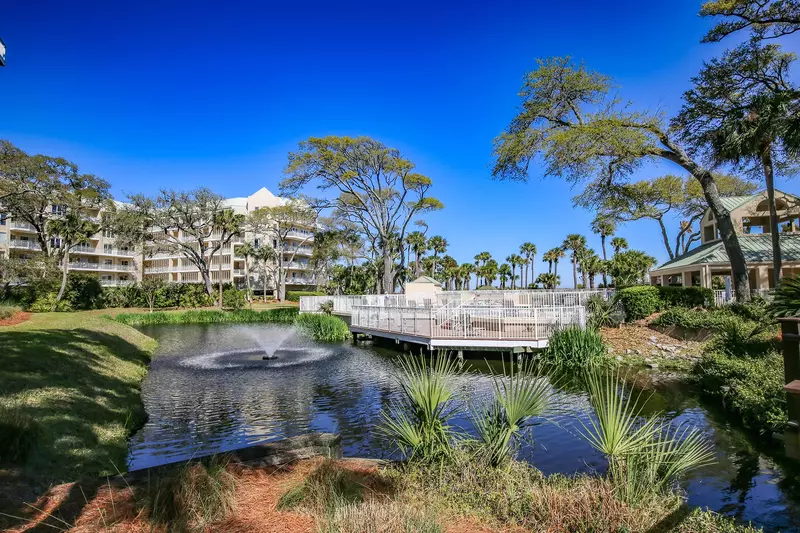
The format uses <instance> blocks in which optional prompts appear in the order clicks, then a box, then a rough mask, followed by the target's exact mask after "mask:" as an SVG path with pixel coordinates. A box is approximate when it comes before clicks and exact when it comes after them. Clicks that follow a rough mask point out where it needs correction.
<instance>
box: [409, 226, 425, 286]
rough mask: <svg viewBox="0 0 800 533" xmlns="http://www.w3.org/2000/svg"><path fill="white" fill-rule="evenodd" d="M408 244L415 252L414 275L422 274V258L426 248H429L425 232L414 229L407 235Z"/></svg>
mask: <svg viewBox="0 0 800 533" xmlns="http://www.w3.org/2000/svg"><path fill="white" fill-rule="evenodd" d="M406 244H408V247H409V248H410V249H411V251H412V252H414V275H415V276H417V277H418V276H420V274H422V271H421V270H420V259H422V254H424V253H425V250H426V249H427V248H428V241H427V239H425V234H424V233H422V232H421V231H412V232H411V233H409V234H408V235H406Z"/></svg>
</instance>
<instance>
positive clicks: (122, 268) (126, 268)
mask: <svg viewBox="0 0 800 533" xmlns="http://www.w3.org/2000/svg"><path fill="white" fill-rule="evenodd" d="M69 268H70V269H72V270H97V271H101V270H102V271H112V270H113V271H118V272H133V271H134V269H133V265H113V264H112V265H106V264H103V263H90V262H88V261H85V262H84V261H80V262H77V263H69Z"/></svg>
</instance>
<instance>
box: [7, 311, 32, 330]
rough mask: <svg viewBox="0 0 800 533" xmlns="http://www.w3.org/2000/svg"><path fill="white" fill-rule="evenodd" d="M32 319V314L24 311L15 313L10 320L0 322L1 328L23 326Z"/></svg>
mask: <svg viewBox="0 0 800 533" xmlns="http://www.w3.org/2000/svg"><path fill="white" fill-rule="evenodd" d="M30 317H31V314H30V313H26V312H24V311H20V312H19V313H14V314H13V315H11V316H10V317H8V318H4V319H2V320H0V327H2V326H15V325H17V324H21V323H23V322H25V321H26V320H28V319H29V318H30Z"/></svg>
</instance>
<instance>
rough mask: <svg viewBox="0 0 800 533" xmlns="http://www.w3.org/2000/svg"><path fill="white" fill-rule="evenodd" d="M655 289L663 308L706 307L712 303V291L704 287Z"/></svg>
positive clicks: (660, 287)
mask: <svg viewBox="0 0 800 533" xmlns="http://www.w3.org/2000/svg"><path fill="white" fill-rule="evenodd" d="M657 288H658V294H659V296H661V300H662V301H663V302H664V306H665V307H706V306H709V305H711V304H712V303H713V302H714V291H712V290H711V289H707V288H705V287H662V286H660V285H657Z"/></svg>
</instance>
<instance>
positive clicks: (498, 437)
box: [471, 362, 552, 467]
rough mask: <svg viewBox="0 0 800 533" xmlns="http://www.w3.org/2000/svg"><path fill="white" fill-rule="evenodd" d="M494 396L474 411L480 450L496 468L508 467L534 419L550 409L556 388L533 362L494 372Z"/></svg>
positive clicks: (473, 421)
mask: <svg viewBox="0 0 800 533" xmlns="http://www.w3.org/2000/svg"><path fill="white" fill-rule="evenodd" d="M492 381H493V384H494V397H493V398H492V399H491V400H489V401H488V402H486V403H484V404H483V405H480V406H478V407H477V408H474V409H473V411H472V417H471V418H472V423H473V425H474V426H475V429H476V431H477V433H478V450H479V452H480V453H482V454H484V455H485V456H486V458H487V460H488V463H489V465H490V466H492V467H498V466H500V465H503V464H507V463H508V461H509V460H511V458H512V457H513V455H514V453H515V451H516V449H517V447H518V446H519V443H520V440H521V439H522V438H523V437H524V435H525V433H526V432H527V430H528V429H529V424H530V421H531V419H532V418H533V417H536V416H540V415H541V414H542V413H544V411H545V410H546V409H547V406H548V404H549V402H550V396H551V395H552V389H551V387H550V384H549V383H548V382H547V379H546V378H545V377H544V376H543V375H542V374H540V373H539V372H538V371H537V370H536V369H535V368H534V367H533V366H532V364H531V363H530V362H522V363H519V364H517V365H514V364H513V363H512V364H510V365H509V369H508V371H506V367H505V364H503V373H502V374H496V373H494V372H492Z"/></svg>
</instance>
